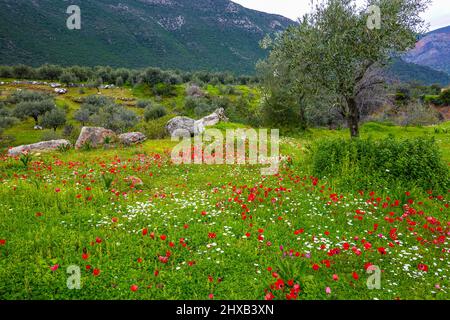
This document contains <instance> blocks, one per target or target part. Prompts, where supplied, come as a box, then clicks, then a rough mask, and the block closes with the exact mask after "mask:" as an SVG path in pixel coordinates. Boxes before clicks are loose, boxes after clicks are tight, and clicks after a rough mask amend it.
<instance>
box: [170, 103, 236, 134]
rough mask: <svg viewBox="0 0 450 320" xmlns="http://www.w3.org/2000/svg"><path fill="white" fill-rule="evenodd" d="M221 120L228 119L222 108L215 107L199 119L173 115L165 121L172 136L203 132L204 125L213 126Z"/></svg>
mask: <svg viewBox="0 0 450 320" xmlns="http://www.w3.org/2000/svg"><path fill="white" fill-rule="evenodd" d="M221 121H225V122H226V121H228V118H227V117H226V116H225V110H224V109H223V108H220V109H217V110H216V111H214V112H213V113H212V114H210V115H209V116H206V117H204V118H202V119H200V120H194V119H191V118H188V117H175V118H173V119H171V120H170V121H169V122H168V123H167V125H166V129H167V131H168V132H169V134H170V135H171V136H172V137H193V136H197V135H199V134H201V133H203V132H204V131H205V128H206V127H209V126H214V125H216V124H218V123H219V122H221Z"/></svg>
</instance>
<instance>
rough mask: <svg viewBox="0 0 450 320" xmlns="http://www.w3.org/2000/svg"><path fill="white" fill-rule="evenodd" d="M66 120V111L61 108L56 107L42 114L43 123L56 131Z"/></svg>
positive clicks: (45, 126)
mask: <svg viewBox="0 0 450 320" xmlns="http://www.w3.org/2000/svg"><path fill="white" fill-rule="evenodd" d="M66 121H67V120H66V112H65V111H64V110H62V109H60V108H54V109H52V110H51V111H47V112H46V113H45V114H44V115H43V116H42V120H41V125H42V126H43V127H44V128H51V129H53V131H56V129H57V128H58V127H61V126H63V125H65V124H66Z"/></svg>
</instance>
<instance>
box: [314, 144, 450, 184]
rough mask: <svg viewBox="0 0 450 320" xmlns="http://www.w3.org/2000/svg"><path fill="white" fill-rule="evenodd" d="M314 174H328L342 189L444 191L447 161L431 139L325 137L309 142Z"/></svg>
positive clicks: (319, 175) (325, 175) (446, 179)
mask: <svg viewBox="0 0 450 320" xmlns="http://www.w3.org/2000/svg"><path fill="white" fill-rule="evenodd" d="M312 151H313V152H312V153H311V161H312V166H313V172H314V174H315V175H316V176H317V177H328V178H332V179H333V180H334V181H336V183H337V184H338V185H339V186H341V187H344V188H346V189H352V190H355V188H359V189H368V188H374V187H387V186H390V187H392V186H399V187H419V188H422V189H424V190H436V191H447V190H448V188H450V179H449V178H450V174H449V168H448V165H447V164H446V163H445V162H443V160H442V158H441V154H440V151H439V147H438V146H437V145H436V143H435V141H434V139H431V138H415V139H403V140H399V139H395V138H394V137H389V138H386V139H383V140H372V139H353V140H345V139H325V140H321V141H318V142H317V143H316V144H315V145H314V146H313V150H312Z"/></svg>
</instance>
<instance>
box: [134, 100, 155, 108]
mask: <svg viewBox="0 0 450 320" xmlns="http://www.w3.org/2000/svg"><path fill="white" fill-rule="evenodd" d="M151 105H152V102H151V101H150V100H139V101H138V102H137V103H136V108H140V109H145V108H147V107H149V106H151Z"/></svg>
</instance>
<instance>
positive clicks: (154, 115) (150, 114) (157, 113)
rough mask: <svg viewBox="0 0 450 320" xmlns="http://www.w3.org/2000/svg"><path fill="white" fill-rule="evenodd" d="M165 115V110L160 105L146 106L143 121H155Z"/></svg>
mask: <svg viewBox="0 0 450 320" xmlns="http://www.w3.org/2000/svg"><path fill="white" fill-rule="evenodd" d="M166 114H167V110H166V108H164V107H163V106H162V105H159V104H157V105H153V106H148V107H147V108H145V112H144V118H145V121H147V122H148V121H150V120H156V119H159V118H162V117H164V116H165V115H166Z"/></svg>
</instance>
